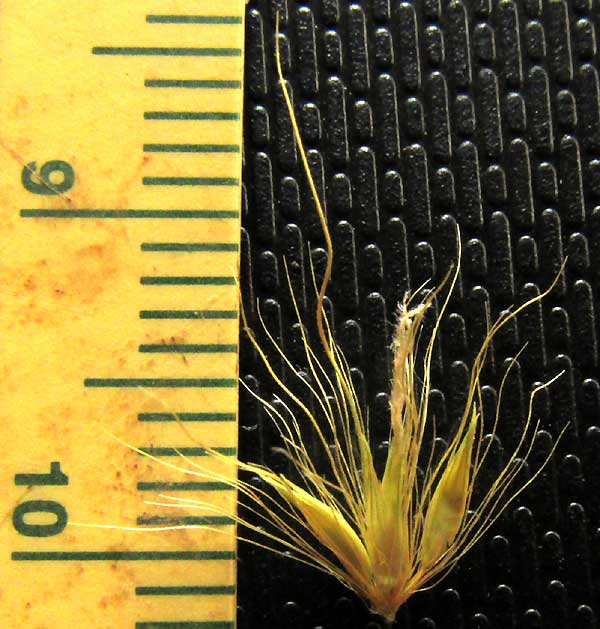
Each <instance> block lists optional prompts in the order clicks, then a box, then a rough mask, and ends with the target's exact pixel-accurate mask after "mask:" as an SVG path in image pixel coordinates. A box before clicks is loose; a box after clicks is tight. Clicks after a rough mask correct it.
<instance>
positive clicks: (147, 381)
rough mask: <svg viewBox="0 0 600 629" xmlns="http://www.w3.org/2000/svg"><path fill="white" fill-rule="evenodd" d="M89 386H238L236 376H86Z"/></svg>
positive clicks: (211, 387) (217, 387)
mask: <svg viewBox="0 0 600 629" xmlns="http://www.w3.org/2000/svg"><path fill="white" fill-rule="evenodd" d="M83 383H84V386H85V387H88V388H129V387H131V388H136V387H148V388H166V389H176V388H199V389H213V388H214V389H233V388H235V387H236V386H237V380H235V379H234V378H86V379H85V380H84V381H83Z"/></svg>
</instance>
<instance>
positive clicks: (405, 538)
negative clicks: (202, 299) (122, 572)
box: [150, 52, 558, 622]
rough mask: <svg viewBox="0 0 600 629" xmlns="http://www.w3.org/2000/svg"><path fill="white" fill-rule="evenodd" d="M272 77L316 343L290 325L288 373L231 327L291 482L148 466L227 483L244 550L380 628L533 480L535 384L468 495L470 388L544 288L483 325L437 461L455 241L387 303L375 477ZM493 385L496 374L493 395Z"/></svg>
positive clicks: (483, 451)
mask: <svg viewBox="0 0 600 629" xmlns="http://www.w3.org/2000/svg"><path fill="white" fill-rule="evenodd" d="M277 68H278V72H279V77H280V83H281V89H282V90H283V94H284V98H285V101H286V103H287V107H288V110H289V115H290V117H291V121H292V125H293V129H294V133H295V136H296V140H297V143H298V147H299V151H300V155H301V158H302V162H303V165H304V170H305V172H306V176H307V179H308V183H309V187H310V190H311V195H312V198H313V200H314V204H315V207H316V212H317V214H318V217H319V219H320V222H321V226H322V230H323V234H324V237H325V243H326V249H327V253H328V258H327V266H326V269H325V273H324V279H323V281H322V283H321V285H320V286H315V290H316V293H317V307H316V313H315V319H316V320H315V324H316V330H317V337H318V338H317V342H316V343H315V344H314V345H313V344H312V343H311V341H310V339H309V338H308V336H307V333H306V332H305V329H304V327H303V326H300V330H301V335H302V337H301V340H302V346H303V352H304V359H305V364H306V365H307V366H308V369H307V373H305V374H304V373H299V372H297V371H296V369H295V367H294V365H293V364H292V362H291V361H290V360H289V359H288V357H287V356H286V355H285V354H284V353H283V351H282V350H281V349H280V347H279V346H278V345H277V343H276V342H275V340H274V339H273V337H272V336H271V335H270V334H269V332H268V330H266V328H265V333H266V336H267V338H268V339H269V343H268V347H265V346H263V344H262V343H260V342H259V341H258V340H257V338H256V337H255V335H254V334H253V332H252V331H251V330H250V328H249V326H248V324H247V322H246V320H245V318H243V324H244V328H245V330H246V332H247V334H248V337H249V339H250V341H251V343H252V344H253V346H254V348H255V350H256V352H257V353H258V355H259V356H260V358H261V359H262V362H263V363H264V366H265V368H266V370H267V372H268V374H269V375H270V377H271V379H272V382H273V384H274V385H275V386H276V388H277V389H278V402H277V403H273V402H270V401H269V400H267V399H262V398H258V399H259V400H260V402H261V403H262V405H263V406H264V408H265V409H266V411H267V413H268V414H269V416H270V417H271V419H272V421H273V423H274V425H275V426H276V428H277V431H278V433H279V437H280V440H281V444H280V446H281V447H280V450H281V451H282V452H283V453H284V454H285V456H286V458H287V460H288V461H289V463H290V465H291V467H292V468H293V470H294V472H295V474H294V479H295V480H292V479H291V478H289V477H288V476H285V475H283V474H281V473H277V472H275V471H273V470H271V469H269V468H267V467H264V466H262V465H259V464H255V463H245V462H241V461H238V460H235V459H233V460H232V459H231V457H226V456H224V455H222V454H220V453H219V452H217V451H214V450H210V449H207V450H208V452H209V453H210V455H211V456H212V457H214V458H217V459H219V460H220V461H224V462H227V463H228V464H230V465H234V466H235V467H236V468H237V470H239V471H241V472H242V473H243V475H244V476H245V475H246V474H247V473H249V474H250V475H251V476H254V477H259V478H260V479H261V480H262V485H258V486H257V485H256V484H255V483H251V482H248V481H246V480H244V479H243V478H234V479H233V480H232V475H231V474H226V473H224V474H222V475H219V474H215V473H214V472H212V471H210V470H208V469H207V468H206V467H203V466H201V465H200V464H199V463H197V462H195V461H192V460H191V459H188V458H187V457H185V456H184V455H181V459H180V461H179V463H177V464H172V463H165V462H164V461H161V463H163V464H165V465H168V466H169V467H172V468H174V469H177V470H179V471H181V472H182V473H185V474H189V475H193V476H195V477H200V478H209V479H211V480H219V481H221V482H225V483H228V484H230V485H232V486H234V487H235V488H236V489H237V490H238V493H239V498H240V503H241V504H242V505H244V508H245V511H244V512H243V513H246V514H249V515H247V516H240V515H237V516H235V518H236V519H237V522H238V523H239V524H242V525H244V526H245V527H246V528H247V529H250V531H254V532H255V533H257V534H258V535H260V536H261V537H260V539H259V540H257V539H256V537H255V536H254V535H252V536H251V537H252V539H251V540H249V541H251V542H252V543H254V544H257V545H259V546H263V547H265V548H269V549H270V550H273V551H275V552H278V553H282V554H286V555H290V556H292V557H294V558H296V559H297V560H299V561H301V562H304V563H306V564H309V565H311V566H314V567H315V568H317V569H319V570H321V571H323V572H326V573H328V574H331V575H333V576H334V577H336V578H337V579H339V581H341V582H342V583H343V584H345V585H346V586H348V587H349V588H350V589H352V590H353V591H354V592H356V594H358V595H359V596H360V597H361V598H362V599H363V600H364V601H365V603H366V604H367V605H368V606H369V608H370V609H371V610H372V611H373V612H375V613H376V614H379V615H380V616H381V617H383V618H384V619H385V620H386V621H388V622H392V621H393V620H394V618H395V616H396V613H397V611H398V609H399V608H400V606H401V605H402V604H403V603H404V602H405V601H406V600H407V599H408V598H409V597H410V596H411V595H412V594H413V593H415V592H417V591H419V590H422V589H425V588H428V587H431V586H432V585H433V584H435V583H437V582H438V581H439V580H440V579H442V578H443V577H444V576H445V575H446V574H447V573H448V571H450V570H451V569H452V568H453V566H454V565H455V564H456V562H457V561H459V560H460V558H461V557H462V556H463V555H464V554H465V553H466V552H467V551H468V550H469V549H470V548H471V547H472V546H473V545H474V544H475V543H476V542H477V541H478V540H479V539H480V538H481V536H482V535H484V533H485V532H486V531H487V530H488V528H489V527H490V526H491V525H492V524H493V522H494V521H495V520H496V519H497V517H498V516H499V515H500V514H501V512H502V511H503V509H505V508H506V507H507V506H508V505H509V504H510V503H511V502H512V501H513V500H514V499H515V498H516V497H517V496H518V495H519V494H520V493H521V492H522V491H523V490H524V489H525V488H526V487H527V485H528V484H529V483H531V482H533V481H534V480H535V478H536V476H537V475H538V474H539V473H540V471H541V468H540V469H538V470H537V471H535V472H534V473H533V475H532V476H530V478H529V480H528V481H527V482H526V483H524V484H523V483H522V484H520V485H519V484H518V483H515V481H516V479H517V476H518V474H519V472H520V470H521V469H522V467H523V466H524V465H525V462H526V461H527V457H528V455H529V454H530V452H531V449H532V443H533V437H534V436H535V433H536V432H537V428H538V426H537V424H536V423H535V421H533V418H532V404H533V398H534V396H535V394H536V392H537V391H538V390H539V388H538V389H535V390H534V391H533V392H532V393H531V395H530V399H529V405H528V412H527V415H526V417H524V418H523V430H522V434H521V437H520V438H519V439H518V442H517V444H516V446H515V447H514V449H513V451H512V452H511V453H509V457H508V459H509V460H508V463H507V464H506V466H505V467H503V468H502V469H501V470H500V471H499V472H498V474H497V476H496V478H495V479H494V480H493V482H492V483H491V485H490V486H488V487H480V486H479V484H480V482H481V480H482V478H481V477H482V476H483V474H482V473H481V472H482V468H483V466H484V464H485V461H486V458H487V457H488V454H489V453H490V447H491V443H492V440H491V439H484V429H483V418H482V403H481V384H480V378H481V374H482V369H483V366H484V362H485V358H486V353H487V351H488V348H489V347H490V344H491V342H492V340H493V339H494V337H495V336H496V334H497V333H498V331H499V330H500V329H501V328H502V327H503V326H505V325H506V324H507V323H508V322H509V321H510V320H511V319H514V317H516V316H517V315H518V314H519V312H521V311H522V310H523V309H525V308H527V307H528V306H530V305H531V304H533V303H535V302H537V301H539V300H541V299H543V298H544V297H545V296H546V295H547V294H548V293H549V292H550V291H551V290H552V288H553V287H554V284H552V286H550V287H549V288H548V289H547V290H546V291H545V292H543V293H542V294H540V295H539V296H537V297H535V298H533V299H531V300H530V301H528V302H526V303H525V304H523V305H521V306H520V307H518V308H516V309H513V310H512V311H511V312H508V313H505V314H504V315H503V316H501V317H500V318H499V319H498V320H497V321H496V322H495V323H493V324H492V325H491V327H490V328H489V330H488V333H487V336H486V337H485V339H484V341H483V343H482V345H481V348H480V349H479V351H478V352H477V354H476V355H475V358H474V360H473V363H472V367H471V373H470V379H469V385H468V395H467V398H466V403H465V407H464V410H463V412H462V416H461V417H460V419H459V421H458V423H457V425H456V427H455V430H454V432H453V434H452V435H451V436H450V438H449V440H448V446H447V448H446V449H445V451H444V452H443V453H441V454H439V455H435V456H434V453H433V452H429V451H428V450H427V446H428V440H427V439H426V438H425V435H426V433H427V434H429V433H428V432H427V430H426V429H427V423H428V421H429V420H428V401H429V397H430V392H431V387H432V384H431V362H432V356H433V352H434V345H435V342H436V338H437V335H438V331H439V327H440V320H441V318H442V317H443V316H444V313H445V311H446V309H447V307H448V303H449V300H450V297H451V295H452V291H453V288H454V286H455V283H456V282H457V278H458V273H459V264H460V238H459V237H458V235H457V264H456V266H455V269H454V271H452V270H451V271H450V272H449V274H448V276H447V277H446V279H445V280H444V282H443V283H442V284H441V286H440V287H438V288H437V289H430V290H425V289H424V288H423V287H421V288H420V289H419V290H418V291H416V292H415V293H413V294H410V295H407V296H406V297H405V299H404V300H403V302H402V303H401V304H400V305H399V306H398V312H397V321H396V325H395V331H394V334H393V341H392V355H393V377H392V381H391V389H390V417H391V425H390V427H389V448H388V453H387V460H386V462H385V467H384V469H383V472H382V473H378V472H377V471H376V466H375V461H374V454H373V451H372V448H371V439H370V434H369V422H368V417H365V416H364V415H363V412H362V410H361V406H360V404H359V400H358V397H357V393H356V390H355V388H354V385H353V381H352V376H351V371H350V367H349V365H348V363H347V362H346V359H345V357H344V354H343V352H342V350H341V349H340V347H339V346H338V344H337V343H336V340H335V338H334V334H333V331H332V329H331V326H330V323H329V321H328V319H327V317H326V314H325V311H324V307H323V300H324V297H325V293H326V291H327V287H328V284H329V280H330V277H331V271H332V260H333V248H332V242H331V238H330V234H329V230H328V227H327V221H326V217H325V213H324V210H323V207H322V205H321V202H320V199H319V196H318V194H317V190H316V187H315V184H314V181H313V178H312V176H311V172H310V168H309V165H308V160H307V157H306V153H305V151H304V148H303V144H302V139H301V137H300V133H299V130H298V126H297V123H296V118H295V116H294V111H293V107H292V103H291V100H290V96H289V94H288V90H287V87H286V84H285V81H284V79H283V75H282V71H281V64H280V58H279V52H277ZM557 279H558V278H557ZM555 282H556V280H555ZM288 285H289V290H290V293H291V295H292V302H293V304H294V307H295V309H296V316H297V318H298V321H299V322H300V323H302V322H301V320H300V313H299V308H298V307H297V304H296V302H295V300H294V299H293V295H294V292H293V286H292V285H291V282H290V281H289V276H288ZM434 300H438V301H439V302H440V304H441V305H440V307H439V315H438V316H437V317H436V319H435V321H434V323H433V327H432V330H431V332H430V333H429V335H428V338H422V337H423V336H425V334H424V333H423V323H424V318H425V317H426V315H427V312H428V311H429V310H430V308H431V306H432V304H433V302H434ZM261 322H262V320H261ZM263 328H264V324H263ZM270 352H275V354H276V355H277V357H278V360H279V361H280V362H283V363H284V364H285V365H286V367H287V368H288V370H289V371H290V372H291V373H292V374H294V378H295V379H296V385H297V386H294V387H292V386H291V385H289V384H288V383H287V381H284V380H283V379H282V377H281V376H280V375H279V374H278V373H277V372H276V371H275V369H274V367H273V366H272V363H271V361H270V359H269V354H270ZM515 360H516V359H515ZM556 377H558V376H556ZM554 379H556V378H553V380H554ZM553 380H552V381H553ZM552 381H551V382H552ZM506 382H507V377H506V375H505V376H504V379H503V380H502V383H501V386H500V391H499V393H500V395H499V397H500V398H501V397H502V391H503V389H504V386H505V383H506ZM548 384H550V383H546V385H548ZM546 385H543V386H546ZM250 393H251V394H252V395H255V394H254V393H252V391H250ZM309 399H310V400H311V402H309V401H308V400H309ZM490 421H491V423H492V429H491V434H492V435H494V434H495V433H496V429H497V427H498V425H499V423H500V422H501V414H500V410H499V409H498V410H497V412H496V414H495V417H494V418H491V420H490ZM182 427H183V425H182ZM184 429H185V428H184ZM488 437H489V435H488ZM551 455H552V453H551V454H550V455H549V457H548V458H550V456H551ZM542 467H543V466H542ZM419 468H420V469H421V470H422V472H423V474H422V475H420V473H419ZM233 476H235V475H233ZM476 487H477V496H478V498H477V499H476V498H475V492H474V490H475V488H476ZM163 499H164V501H163V502H160V503H157V502H154V503H150V504H158V505H161V506H164V507H173V508H186V509H196V510H201V511H203V512H206V513H218V510H217V509H216V508H215V507H214V506H212V505H210V504H209V503H203V502H199V501H196V500H193V499H187V498H186V499H184V498H174V497H168V496H163ZM226 515H231V514H229V513H227V514H226ZM250 520H252V521H250ZM185 528H190V527H185Z"/></svg>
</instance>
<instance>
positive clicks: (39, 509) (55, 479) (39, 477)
mask: <svg viewBox="0 0 600 629" xmlns="http://www.w3.org/2000/svg"><path fill="white" fill-rule="evenodd" d="M68 484H69V477H68V476H67V475H66V474H65V473H64V472H63V471H62V470H61V469H60V462H59V461H52V463H51V464H50V473H48V474H15V485H20V486H23V485H25V486H29V487H33V486H36V485H38V486H39V485H48V486H51V485H54V486H56V485H68ZM33 513H40V514H49V515H50V516H54V518H55V521H54V522H51V523H49V524H30V523H29V522H27V521H26V516H27V515H29V514H33ZM67 520H68V516H67V510H66V509H65V508H64V507H63V505H61V504H60V503H59V502H56V501H54V500H28V501H27V502H22V503H21V504H19V505H17V507H16V508H15V510H14V511H13V526H14V527H15V530H16V531H17V532H18V533H20V534H21V535H27V536H28V537H51V536H52V535H58V534H59V533H62V531H63V530H64V528H65V526H67Z"/></svg>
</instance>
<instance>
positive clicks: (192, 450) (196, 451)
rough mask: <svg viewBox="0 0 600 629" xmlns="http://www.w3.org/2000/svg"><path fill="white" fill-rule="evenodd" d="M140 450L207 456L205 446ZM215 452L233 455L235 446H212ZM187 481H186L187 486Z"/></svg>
mask: <svg viewBox="0 0 600 629" xmlns="http://www.w3.org/2000/svg"><path fill="white" fill-rule="evenodd" d="M139 450H141V454H149V455H151V456H181V455H182V454H183V455H184V456H208V452H207V451H206V448H199V447H190V446H187V447H185V446H183V447H181V448H166V447H162V448H160V447H154V446H152V447H146V448H139ZM213 450H214V451H215V452H219V453H220V454H224V455H225V456H235V453H236V448H225V447H217V448H213ZM188 484H189V482H186V483H185V485H186V486H187V485H188Z"/></svg>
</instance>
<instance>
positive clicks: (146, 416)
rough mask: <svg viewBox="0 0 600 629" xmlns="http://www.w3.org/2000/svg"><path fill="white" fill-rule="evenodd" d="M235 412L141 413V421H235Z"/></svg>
mask: <svg viewBox="0 0 600 629" xmlns="http://www.w3.org/2000/svg"><path fill="white" fill-rule="evenodd" d="M235 419H236V415H235V413H139V414H138V421H140V422H176V421H181V422H234V421H235Z"/></svg>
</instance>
